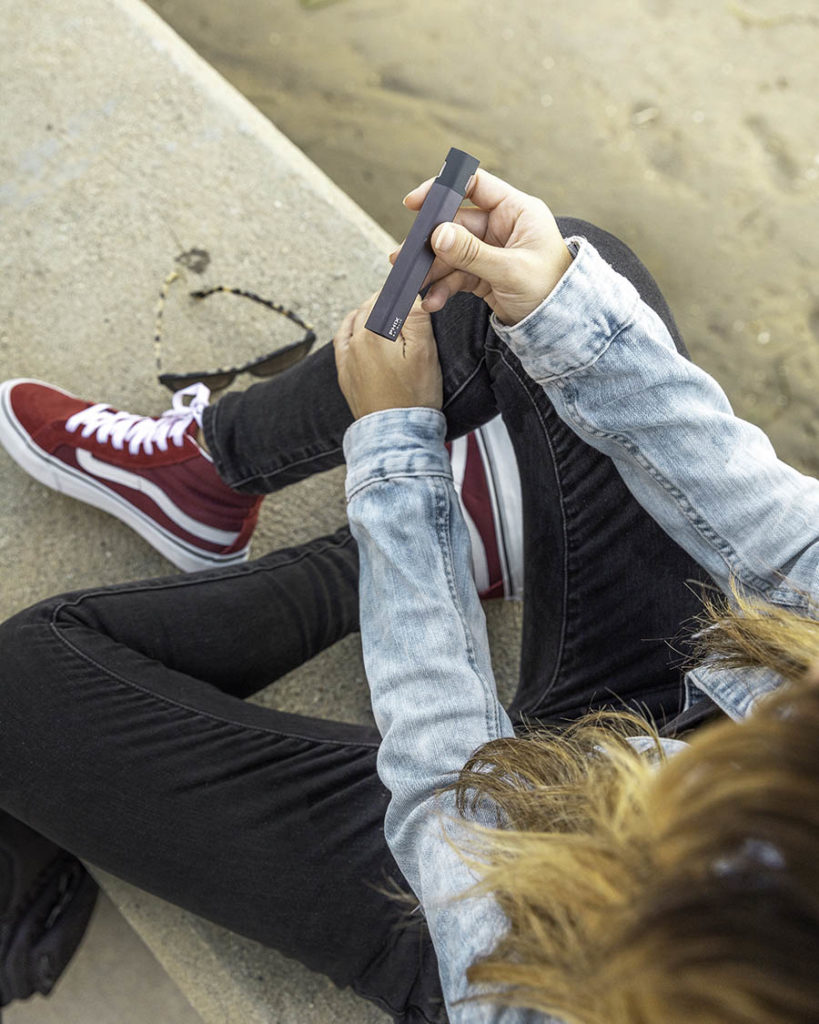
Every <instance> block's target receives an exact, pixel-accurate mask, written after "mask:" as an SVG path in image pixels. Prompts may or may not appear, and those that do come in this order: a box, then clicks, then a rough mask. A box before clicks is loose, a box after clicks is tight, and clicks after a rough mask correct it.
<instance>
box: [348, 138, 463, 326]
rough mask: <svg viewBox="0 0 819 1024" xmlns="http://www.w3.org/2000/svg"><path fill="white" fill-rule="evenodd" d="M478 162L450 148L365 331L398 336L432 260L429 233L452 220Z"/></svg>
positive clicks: (368, 319)
mask: <svg viewBox="0 0 819 1024" xmlns="http://www.w3.org/2000/svg"><path fill="white" fill-rule="evenodd" d="M479 162H480V161H478V160H476V159H475V157H474V156H470V155H469V153H464V152H463V150H460V149H450V151H449V153H448V154H447V158H446V160H445V161H444V166H443V167H442V168H441V171H440V173H439V175H438V177H437V178H436V179H435V181H434V182H433V183H432V185H431V186H430V190H429V192H428V193H427V197H426V199H425V200H424V205H423V206H422V207H421V209H420V210H419V211H418V216H417V217H416V218H415V221H414V223H413V225H412V227H411V228H410V232H409V234H408V235H407V237H406V240H405V241H404V245H403V248H402V249H401V252H399V254H398V256H397V258H396V260H395V263H394V264H393V267H392V270H391V271H390V272H389V274H388V276H387V280H386V281H385V282H384V287H383V288H382V289H381V293H380V294H379V296H378V298H377V299H376V302H375V305H374V306H373V308H372V310H371V311H370V315H369V317H368V318H367V323H366V324H365V327H366V328H367V330H368V331H373V333H375V334H380V335H381V337H382V338H390V339H392V340H393V341H394V340H395V339H396V338H397V337H398V335H399V333H400V331H401V328H402V327H403V326H404V321H405V320H406V319H407V317H408V316H409V311H410V310H411V309H412V304H413V302H415V299H416V297H417V295H418V291H419V289H420V287H421V285H422V284H423V283H424V278H425V277H426V276H427V273H428V271H429V268H430V267H431V266H432V263H433V260H434V259H435V253H434V252H433V249H432V246H431V245H430V242H429V236H430V235H431V234H432V232H433V231H434V230H435V228H437V227H438V225H439V224H443V223H445V222H446V221H450V220H452V219H453V217H454V216H455V213H456V211H457V209H458V207H459V206H460V205H461V203H462V202H463V198H464V193H465V192H466V186H467V185H468V184H469V179H470V178H471V177H472V175H473V174H474V173H475V171H477V169H478V164H479Z"/></svg>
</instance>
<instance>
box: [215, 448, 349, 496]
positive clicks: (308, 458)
mask: <svg viewBox="0 0 819 1024" xmlns="http://www.w3.org/2000/svg"><path fill="white" fill-rule="evenodd" d="M298 451H306V449H304V448H302V449H299V450H298ZM298 451H297V452H296V453H294V454H297V453H298ZM340 451H342V447H341V445H336V446H335V448H328V449H326V450H325V451H321V452H317V453H316V454H313V455H305V456H304V458H301V459H288V461H287V463H286V464H285V465H284V466H279V468H278V469H272V470H269V471H262V472H256V473H253V474H252V475H251V476H243V477H240V478H239V479H238V480H233V481H227V480H226V481H225V482H226V483H228V486H230V487H234V488H238V487H244V486H245V485H246V484H250V483H254V482H255V481H257V480H259V479H262V480H264V481H265V482H267V481H268V480H273V479H274V478H275V477H277V476H279V475H280V474H281V473H285V472H287V470H289V469H293V468H294V467H295V466H302V465H304V463H305V462H312V461H313V460H314V459H319V458H324V457H325V456H328V455H335V454H336V452H340Z"/></svg>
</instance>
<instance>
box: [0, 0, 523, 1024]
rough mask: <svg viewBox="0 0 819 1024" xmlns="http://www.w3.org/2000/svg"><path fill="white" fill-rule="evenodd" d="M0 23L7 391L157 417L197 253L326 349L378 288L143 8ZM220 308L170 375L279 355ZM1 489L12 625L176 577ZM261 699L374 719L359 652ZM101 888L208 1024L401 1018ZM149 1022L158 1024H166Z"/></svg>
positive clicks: (327, 509)
mask: <svg viewBox="0 0 819 1024" xmlns="http://www.w3.org/2000/svg"><path fill="white" fill-rule="evenodd" d="M0 24H2V25H3V34H2V39H0V60H2V68H3V72H2V74H3V84H2V90H3V95H2V106H3V119H4V129H3V135H4V140H3V147H2V151H1V152H0V206H2V244H1V245H0V275H1V276H2V280H3V288H2V292H0V373H1V374H2V376H3V377H7V376H32V377H39V378H42V379H46V380H51V381H53V382H55V383H58V384H59V385H61V386H62V387H65V388H67V389H68V390H70V391H74V392H75V393H78V394H83V395H87V396H88V397H89V398H94V399H95V400H106V401H109V402H111V403H112V404H114V405H116V406H118V407H119V408H125V409H131V410H133V411H138V412H144V413H150V414H158V413H160V412H161V411H162V410H163V409H164V408H166V407H167V405H168V399H167V393H166V392H165V391H164V389H161V388H160V387H159V385H158V384H157V383H156V380H155V376H154V374H155V370H154V354H153V348H152V335H153V330H154V316H155V313H154V309H155V301H156V296H157V293H158V291H159V287H160V284H161V282H162V281H163V279H164V278H165V276H166V275H167V274H168V272H169V271H170V270H172V269H173V268H174V267H177V268H178V267H179V266H180V263H178V262H177V258H178V257H180V256H181V255H183V254H184V253H185V252H188V251H190V250H192V249H194V248H197V249H201V250H204V251H206V252H207V254H208V266H207V267H206V268H205V270H204V272H203V273H201V274H200V273H198V272H196V271H195V270H189V271H188V272H187V274H188V284H189V285H194V286H199V285H201V284H202V283H213V284H216V283H227V284H234V285H239V286H242V287H245V288H251V289H253V290H256V291H258V292H260V293H262V294H264V295H267V296H269V297H272V298H274V299H277V300H278V301H280V302H284V303H286V304H288V305H290V306H291V307H292V308H293V309H295V310H297V311H298V312H300V313H301V314H302V316H304V317H305V318H306V319H308V320H309V321H311V322H312V323H313V324H315V326H316V329H317V331H318V335H319V338H320V339H322V340H329V338H330V337H331V336H332V334H333V332H334V330H335V327H336V326H337V324H338V323H339V322H340V320H341V318H342V317H343V315H344V314H345V313H346V312H347V310H348V309H350V308H352V307H354V306H357V305H358V303H359V302H360V301H361V299H362V298H363V297H364V296H366V295H368V294H370V293H371V292H372V291H373V290H375V289H376V288H377V287H378V286H379V285H380V283H381V282H382V280H383V277H384V275H385V273H386V271H387V269H388V264H387V261H386V255H385V254H386V253H387V252H388V251H389V250H390V249H391V248H392V247H393V240H392V239H391V238H390V237H389V236H388V235H387V234H386V233H385V232H384V231H383V230H382V229H381V228H379V227H378V226H377V225H376V224H375V223H374V222H373V221H372V220H371V219H370V218H369V217H368V216H367V215H365V214H364V213H363V212H362V211H361V210H360V209H359V208H358V207H357V206H355V204H354V203H352V202H351V201H350V200H349V199H348V198H347V197H346V196H345V195H344V194H343V193H342V192H341V191H340V190H339V189H338V188H337V187H336V186H334V185H333V184H332V182H330V181H329V180H328V179H327V178H326V177H325V176H324V174H323V173H322V172H320V171H319V170H318V169H317V168H316V167H315V166H314V165H313V164H311V163H310V161H309V160H307V159H306V158H305V157H304V156H303V154H301V152H299V151H298V150H297V149H296V148H295V147H294V146H293V145H292V144H291V143H290V142H289V141H288V140H287V139H286V138H285V137H284V136H283V135H281V134H280V133H279V132H278V131H277V130H276V129H275V128H274V127H273V125H272V124H271V123H270V122H269V121H268V120H267V119H266V118H265V117H264V116H263V115H262V114H260V113H259V112H258V111H257V110H256V109H255V108H254V107H252V106H251V105H250V104H249V103H248V102H247V101H246V100H245V99H243V98H242V97H241V96H240V95H239V94H238V93H237V92H235V90H234V89H233V88H232V87H230V86H229V85H227V84H226V83H225V82H224V80H223V79H222V78H221V77H220V76H219V75H218V74H217V73H216V72H215V71H214V70H213V69H211V68H210V67H209V66H208V65H206V64H205V63H204V61H202V60H201V59H200V58H199V57H198V56H196V54H195V53H193V51H192V50H190V49H189V47H188V46H187V45H185V44H184V43H183V42H181V40H180V39H179V38H178V37H177V36H176V35H175V33H174V32H173V31H171V30H170V29H169V28H168V27H167V26H166V25H165V24H164V23H163V22H162V21H160V19H159V18H157V17H156V16H155V15H154V14H153V13H152V12H151V11H150V10H149V9H148V8H146V7H144V6H142V5H141V4H140V3H139V2H138V0H33V2H32V3H30V4H28V5H26V6H25V7H20V6H19V5H17V4H14V3H12V2H11V0H0ZM189 262H192V261H189ZM220 298H225V299H226V301H225V302H224V303H222V304H221V305H216V304H214V305H208V304H205V305H202V306H197V307H195V308H193V307H192V304H191V303H190V301H189V300H186V298H185V288H184V287H183V286H182V285H178V286H177V287H176V288H175V289H172V290H171V294H170V298H169V303H168V310H167V315H166V344H165V348H164V352H163V358H164V365H165V366H166V368H169V369H173V368H176V369H190V368H191V367H199V366H202V365H208V364H212V365H214V366H217V365H224V364H225V363H227V362H236V361H240V360H242V359H243V358H244V357H245V354H247V355H248V356H249V355H251V354H258V352H259V351H260V350H261V346H262V345H265V346H266V345H267V343H268V337H269V333H270V332H271V331H272V330H273V329H274V328H273V327H272V326H271V320H270V317H271V316H272V314H265V315H263V316H261V317H260V315H259V310H258V309H257V308H256V307H255V306H252V304H250V303H244V302H241V301H240V300H230V298H229V297H220ZM218 301H219V300H218V298H217V299H216V300H211V302H212V303H213V302H216V303H218ZM282 340H291V339H290V338H286V339H285V338H283V339H282ZM243 383H244V382H243ZM0 481H1V483H0V563H1V564H2V580H3V586H2V593H0V615H2V616H3V617H4V618H5V617H7V616H8V615H10V614H12V613H13V612H14V611H15V610H16V609H19V608H21V607H24V606H26V605H28V604H30V603H31V602H33V601H35V600H37V599H38V598H41V597H44V596H46V595H49V594H53V593H57V592H59V591H64V590H67V589H73V588H76V587H82V586H90V585H97V584H100V583H105V582H116V581H119V580H123V579H126V578H140V577H148V576H155V575H158V574H167V573H168V572H171V571H173V570H172V567H170V566H169V565H168V563H166V562H165V561H164V560H163V559H162V558H161V556H159V555H158V554H156V553H155V552H154V551H153V550H152V549H150V548H149V547H147V546H146V545H145V544H144V543H143V542H142V541H141V540H140V539H139V538H138V537H137V536H136V535H134V534H133V533H132V532H131V531H130V530H129V529H127V528H126V527H124V526H122V525H120V524H119V523H118V522H116V521H114V520H112V519H110V518H109V517H107V516H105V515H103V514H101V513H98V512H96V511H95V510H93V509H90V508H88V507H86V506H84V505H82V504H79V503H77V502H73V501H71V500H70V499H65V498H62V497H61V496H59V495H56V494H54V493H53V492H51V491H47V490H45V489H44V488H43V487H41V486H40V485H39V484H37V483H35V482H34V481H33V480H31V479H29V478H28V477H27V476H26V475H25V474H23V473H22V472H20V471H19V470H18V468H17V467H16V466H15V465H14V464H13V463H12V462H11V461H10V460H9V459H8V458H7V456H6V455H5V452H0ZM344 514H345V513H344V494H343V468H342V469H339V470H336V471H333V472H331V473H329V474H326V475H324V476H323V477H321V478H315V479H313V480H311V481H307V482H305V483H303V484H299V485H297V486H296V487H293V488H290V489H288V490H287V491H285V492H282V493H281V494H278V495H276V496H274V497H273V498H272V499H271V500H270V501H269V502H266V505H265V508H264V512H263V517H262V522H261V525H260V528H259V530H258V531H257V534H256V537H255V540H254V551H255V552H261V551H264V550H266V549H269V548H270V547H273V546H276V547H278V546H282V545H284V544H289V543H293V542H294V541H298V540H301V539H306V538H308V537H312V536H316V535H318V534H323V533H326V532H329V531H332V530H335V529H336V528H337V527H338V526H339V525H340V523H341V522H343V519H344ZM519 620H520V609H519V608H517V607H514V606H511V605H510V606H507V607H506V608H503V609H500V608H497V609H493V610H492V614H491V622H492V633H493V639H494V641H495V642H496V644H497V647H498V652H499V653H498V672H499V677H500V678H501V680H502V681H504V680H505V681H507V683H508V682H509V681H511V680H512V679H513V678H514V675H515V665H516V651H517V643H518V636H519V633H518V630H519ZM501 649H502V650H503V651H504V656H503V657H501V653H500V652H501ZM507 689H508V686H507ZM261 699H262V700H264V701H267V702H268V703H272V704H275V705H276V706H280V707H285V708H287V709H289V710H297V711H302V712H305V713H312V714H319V715H323V716H330V715H334V716H336V717H338V718H343V719H346V720H351V721H368V720H369V715H370V712H369V703H368V698H367V691H366V687H365V685H364V677H363V669H362V665H361V657H360V646H359V642H358V638H357V637H351V638H348V639H347V640H346V641H344V642H342V643H341V644H339V645H337V646H336V647H335V648H333V649H332V650H331V651H328V652H326V653H325V654H323V655H322V656H321V657H320V658H317V659H315V661H314V662H312V663H311V664H310V665H308V666H305V667H304V669H302V670H300V671H299V672H297V673H293V674H292V675H291V676H290V677H288V679H286V680H283V681H282V683H281V684H280V685H277V686H276V687H275V689H274V690H271V691H269V692H268V693H266V694H265V695H264V697H263V698H261ZM271 870H275V867H274V865H272V864H271ZM103 882H104V884H105V886H106V889H107V891H108V892H109V894H110V895H111V897H112V898H113V899H114V901H115V902H116V904H117V905H118V906H119V907H120V909H121V910H122V911H123V913H124V914H125V916H126V917H127V919H128V921H129V922H130V923H131V924H132V925H133V927H134V928H135V930H136V931H137V932H138V933H139V934H140V936H141V937H142V938H143V939H144V940H145V942H146V943H147V945H148V946H149V947H150V949H151V950H152V951H153V953H154V954H155V955H156V957H157V959H158V960H159V961H160V962H161V963H163V964H164V965H165V966H166V967H167V968H168V969H169V970H170V972H171V974H172V976H173V978H174V979H175V981H176V982H177V983H178V985H179V987H180V988H181V990H182V991H183V992H184V993H185V995H186V996H187V998H188V999H189V1000H190V1002H191V1003H192V1004H193V1006H194V1007H195V1008H196V1009H197V1011H198V1012H199V1013H200V1014H201V1016H202V1018H203V1019H204V1020H205V1021H206V1022H208V1024H234V1022H235V1024H238V1022H241V1024H270V1022H273V1021H276V1022H296V1021H298V1022H310V1021H315V1022H329V1021H340V1022H343V1021H350V1022H352V1021H356V1022H357V1024H366V1022H368V1021H373V1022H375V1021H377V1020H383V1019H385V1018H384V1015H383V1014H381V1013H380V1012H379V1011H377V1010H375V1009H374V1008H373V1007H371V1006H369V1005H366V1004H364V1003H363V1002H361V1001H360V1000H358V999H357V998H356V997H354V996H352V995H351V994H350V993H348V992H337V991H336V990H335V989H333V987H332V986H331V985H330V983H329V982H327V981H326V980H325V979H324V978H322V977H319V976H316V975H313V974H311V973H310V972H308V971H306V970H305V969H303V968H302V967H300V965H298V964H294V963H292V962H289V961H285V960H284V959H283V958H281V957H279V956H277V955H276V954H274V953H271V952H270V951H267V950H263V949H260V948H259V947H258V946H256V945H255V944H253V943H248V942H244V941H242V940H239V939H237V938H236V937H235V936H233V935H230V934H228V933H226V932H224V931H222V930H220V929H217V928H214V927H213V926H211V925H209V924H207V923H205V922H202V921H200V920H198V919H196V918H193V917H192V916H191V915H187V914H185V913H183V912H182V911H180V910H178V909H176V908H173V907H170V906H168V905H166V904H163V903H161V902H160V901H158V900H156V899H153V898H150V897H148V896H147V895H145V894H143V893H140V892H138V891H136V890H133V889H132V888H130V887H129V886H126V885H124V884H122V883H118V882H116V881H115V880H112V879H107V878H104V879H103ZM145 1010H146V1012H145V1017H144V1020H145V1024H148V1022H149V1021H152V1022H153V1021H156V1020H157V1014H156V1013H155V1012H154V1010H153V1009H152V1008H150V1007H149V1004H148V1003H147V1002H146V1004H145ZM97 1019H99V1018H97ZM110 1019H115V1018H114V1017H112V1018H110ZM159 1019H162V1018H161V1017H160V1018H159Z"/></svg>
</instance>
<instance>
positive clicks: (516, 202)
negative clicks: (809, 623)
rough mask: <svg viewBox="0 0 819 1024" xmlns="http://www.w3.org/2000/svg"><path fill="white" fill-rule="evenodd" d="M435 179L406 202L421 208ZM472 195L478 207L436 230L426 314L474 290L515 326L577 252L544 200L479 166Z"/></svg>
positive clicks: (469, 193)
mask: <svg viewBox="0 0 819 1024" xmlns="http://www.w3.org/2000/svg"><path fill="white" fill-rule="evenodd" d="M434 180H435V179H434V178H430V179H429V180H428V181H425V182H424V183H423V184H422V185H419V186H418V187H417V188H415V189H413V190H412V192H410V193H409V195H407V196H406V197H405V199H404V205H405V206H407V207H408V208H409V209H410V210H420V209H421V204H422V203H423V201H424V199H425V198H426V195H427V192H429V189H430V186H431V185H432V182H433V181H434ZM466 196H467V198H468V199H470V200H471V201H472V202H473V203H474V206H473V207H461V209H460V210H458V212H457V213H456V215H455V221H454V224H453V223H447V224H441V225H439V226H438V227H437V228H436V229H435V231H434V232H433V233H432V237H431V239H430V241H431V244H432V248H433V250H434V252H435V257H436V258H435V262H434V263H433V264H432V267H431V268H430V271H429V273H428V274H427V277H426V280H425V281H424V285H431V287H430V289H429V291H428V292H427V294H426V296H425V298H424V301H423V309H424V310H425V311H426V312H428V313H434V312H436V311H437V310H439V309H443V307H444V306H445V305H446V302H447V300H448V299H449V298H450V297H451V296H452V295H454V294H455V292H459V291H466V292H472V293H473V294H474V295H479V296H480V297H481V298H482V299H484V301H485V302H486V303H487V305H488V306H489V307H490V308H491V309H492V310H493V311H494V312H495V313H496V314H497V317H498V319H499V320H500V321H501V323H504V324H507V325H509V326H511V325H512V324H516V323H518V322H519V321H520V320H523V318H524V317H526V316H528V315H529V314H530V313H531V312H532V311H533V310H535V309H537V307H538V306H539V305H540V304H541V302H543V300H544V299H545V298H546V296H547V295H548V294H549V293H550V292H551V291H552V289H553V288H554V286H555V285H556V284H557V282H558V281H559V280H560V278H561V277H562V276H563V274H564V273H565V272H566V270H568V268H569V266H570V264H571V262H572V255H571V253H570V252H569V250H568V249H567V247H566V243H565V242H564V241H563V238H562V236H561V234H560V229H559V228H558V226H557V222H556V221H555V219H554V216H553V215H552V212H551V210H550V209H549V207H548V206H547V205H546V204H545V203H544V202H543V201H542V200H541V199H537V198H536V197H535V196H530V195H527V194H526V193H525V192H521V191H519V190H518V189H516V188H513V187H512V186H511V185H507V183H506V182H505V181H502V180H501V179H500V178H496V177H495V176H494V175H493V174H489V173H488V172H487V171H484V170H480V169H479V170H478V171H477V172H476V173H475V175H474V177H473V178H472V182H471V184H470V186H469V188H468V189H467V192H466ZM450 235H451V241H449V242H448V238H449V236H450ZM398 251H400V250H396V252H395V253H393V254H392V255H391V256H390V262H394V261H395V257H396V256H397V255H398Z"/></svg>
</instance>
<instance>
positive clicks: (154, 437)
mask: <svg viewBox="0 0 819 1024" xmlns="http://www.w3.org/2000/svg"><path fill="white" fill-rule="evenodd" d="M188 396H190V402H188V403H186V402H185V398H187V397H188ZM209 399H210V391H209V390H208V388H206V387H205V385H204V384H191V385H190V386H189V387H187V388H182V390H181V391H177V392H176V394H175V395H174V396H173V408H172V409H168V410H167V412H163V413H162V415H161V416H160V417H159V418H158V419H152V418H151V417H149V416H133V415H132V414H131V413H129V412H115V411H114V410H113V409H112V408H111V406H110V405H105V404H104V403H102V404H99V405H92V406H89V408H87V409H83V410H82V412H77V413H74V415H73V416H69V418H68V419H67V420H66V423H65V429H66V430H67V431H68V432H69V433H71V434H73V433H74V431H75V430H77V429H78V428H79V427H82V428H83V431H82V436H83V437H90V436H91V435H92V434H96V440H97V441H98V442H99V443H100V444H106V443H107V442H109V441H110V443H111V444H112V445H113V447H114V448H116V449H117V451H122V449H123V448H124V447H125V445H126V444H127V445H128V451H129V453H130V454H131V455H137V454H138V453H139V450H140V448H143V449H144V450H145V454H146V455H153V452H154V445H156V447H157V448H158V449H159V450H160V451H161V452H166V451H167V450H168V441H173V443H174V444H175V445H176V446H177V447H178V448H181V447H182V445H183V444H184V443H185V435H186V432H187V429H188V427H189V426H190V424H191V421H192V420H196V422H197V424H198V425H199V426H200V427H201V426H202V413H203V412H204V410H205V407H206V406H207V404H208V400H209Z"/></svg>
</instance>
